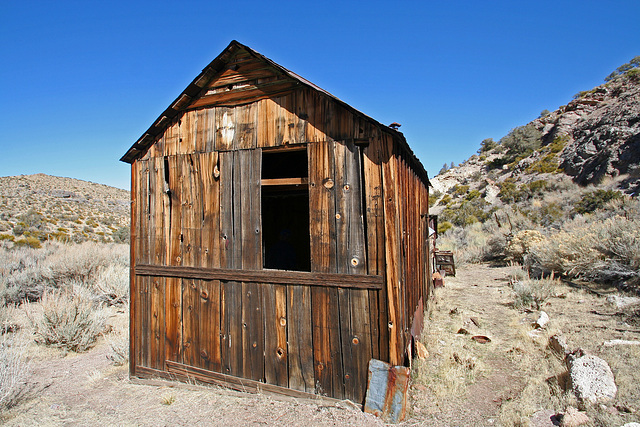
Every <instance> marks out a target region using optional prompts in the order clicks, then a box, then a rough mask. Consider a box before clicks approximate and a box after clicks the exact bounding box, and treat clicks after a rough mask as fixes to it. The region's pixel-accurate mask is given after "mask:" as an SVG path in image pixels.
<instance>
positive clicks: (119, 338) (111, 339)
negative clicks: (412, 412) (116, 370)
mask: <svg viewBox="0 0 640 427" xmlns="http://www.w3.org/2000/svg"><path fill="white" fill-rule="evenodd" d="M128 312H129V308H128V307H127V309H126V310H125V313H128ZM105 339H106V341H107V343H108V344H109V350H110V351H109V354H108V355H107V357H108V358H109V360H111V363H112V364H114V365H115V366H122V365H125V364H126V363H127V362H128V361H129V330H128V329H124V328H117V329H114V330H113V331H111V333H110V334H108V335H105Z"/></svg>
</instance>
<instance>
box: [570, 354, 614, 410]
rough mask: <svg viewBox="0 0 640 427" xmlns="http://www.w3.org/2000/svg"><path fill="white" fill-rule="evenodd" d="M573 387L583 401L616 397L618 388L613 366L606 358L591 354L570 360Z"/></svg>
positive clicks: (589, 401)
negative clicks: (611, 366) (612, 369)
mask: <svg viewBox="0 0 640 427" xmlns="http://www.w3.org/2000/svg"><path fill="white" fill-rule="evenodd" d="M569 375H570V377H571V387H572V389H573V392H574V393H575V395H576V397H577V398H578V400H579V401H580V402H582V403H592V404H596V403H601V402H607V401H609V400H612V399H613V398H615V397H616V393H617V392H618V388H617V387H616V383H615V379H614V377H613V372H611V368H610V367H609V365H608V364H607V362H605V361H604V360H602V359H600V358H599V357H597V356H593V355H591V354H586V355H584V356H581V357H577V358H574V359H571V360H570V361H569Z"/></svg>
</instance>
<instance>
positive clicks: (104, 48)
mask: <svg viewBox="0 0 640 427" xmlns="http://www.w3.org/2000/svg"><path fill="white" fill-rule="evenodd" d="M639 21H640V1H637V0H624V1H623V0H617V1H616V0H612V1H607V2H603V1H589V0H576V1H563V0H554V1H545V0H542V1H535V2H519V1H483V2H480V1H422V2H418V1H416V2H405V1H396V2H379V1H369V2H351V1H346V0H343V1H339V2H332V1H329V2H313V3H310V4H309V3H308V2H301V1H297V2H266V1H227V2H221V1H208V2H205V1H181V2H176V1H171V2H168V1H167V2H164V1H154V2H152V1H148V2H136V1H117V0H116V1H107V2H96V1H89V0H83V1H77V2H75V1H64V0H61V1H57V2H52V1H41V2H39V1H29V0H23V1H21V2H17V1H4V2H2V4H1V5H0V58H1V63H2V66H0V176H6V175H19V174H31V173H38V172H42V173H47V174H51V175H58V176H68V177H72V178H79V179H84V180H88V181H93V182H99V183H104V184H108V185H113V186H117V187H121V188H129V173H130V169H129V165H127V164H125V163H122V162H120V161H119V159H120V157H121V156H122V155H123V154H124V153H125V152H126V150H127V149H128V148H129V147H130V146H131V145H132V144H133V142H135V141H136V140H137V138H138V137H139V136H140V135H141V134H142V133H143V132H144V131H145V130H146V129H147V128H148V127H149V125H151V123H152V122H153V121H154V120H155V119H156V118H157V117H158V116H159V114H160V113H161V112H162V111H163V110H164V109H165V108H166V107H168V106H169V104H170V103H171V102H172V101H173V100H174V99H175V98H176V97H177V95H178V94H179V93H180V92H181V91H182V90H183V89H184V88H185V87H186V86H187V85H188V84H189V83H190V82H191V80H192V79H193V78H194V77H195V76H196V75H197V74H198V73H199V72H200V71H201V70H202V68H204V67H205V66H206V65H207V64H208V63H209V62H210V61H211V60H212V59H213V58H215V57H216V56H217V55H218V54H219V53H220V52H221V51H222V50H223V49H224V48H225V47H226V46H227V45H228V44H229V42H230V41H231V40H233V39H235V40H238V41H239V42H241V43H243V44H246V45H248V46H250V47H251V48H253V49H255V50H257V51H258V52H260V53H262V54H263V55H265V56H267V57H268V58H271V59H272V60H274V61H275V62H277V63H279V64H281V65H282V66H284V67H286V68H288V69H290V70H292V71H294V72H296V73H298V74H300V75H301V76H303V77H305V78H306V79H308V80H310V81H312V82H314V83H315V84H317V85H318V86H320V87H322V88H324V89H326V90H327V91H329V92H331V93H333V94H334V95H336V96H337V97H339V98H340V99H342V100H343V101H345V102H347V103H348V104H350V105H352V106H353V107H355V108H357V109H359V110H360V111H362V112H364V113H365V114H367V115H369V116H371V117H373V118H375V119H376V120H378V121H380V122H382V123H385V124H389V123H391V122H399V123H401V124H402V127H401V128H400V130H401V131H402V132H403V133H404V134H405V136H406V137H407V140H408V142H409V145H410V146H411V147H412V148H413V150H414V152H415V153H416V155H417V156H418V157H419V158H420V160H421V161H422V162H423V164H424V165H425V167H426V168H427V171H428V172H429V175H430V176H434V175H435V174H437V173H438V171H439V170H440V168H441V166H442V164H443V163H445V162H446V163H450V162H452V161H453V162H455V163H459V162H462V161H464V160H465V159H467V158H468V157H469V156H471V155H472V154H474V153H475V151H476V150H477V149H478V147H479V144H480V141H482V140H483V139H484V138H489V137H491V138H494V139H496V140H497V139H499V138H500V137H502V136H504V135H505V134H506V133H507V132H508V131H509V130H510V129H511V128H513V127H515V126H519V125H523V124H526V123H527V122H529V121H531V120H533V119H535V118H536V117H537V116H538V115H539V113H540V111H542V110H543V109H548V110H554V109H556V108H557V107H558V106H560V105H563V104H566V103H568V102H569V101H570V100H571V99H572V97H573V95H574V94H576V93H577V92H579V91H581V90H587V89H591V88H592V87H594V86H596V85H598V84H601V83H602V82H603V79H604V77H606V76H607V75H608V74H609V73H610V72H611V71H613V70H614V69H615V68H616V67H618V66H619V65H621V64H623V63H625V62H628V61H629V60H630V59H631V58H633V57H634V56H637V55H640V31H638V22H639Z"/></svg>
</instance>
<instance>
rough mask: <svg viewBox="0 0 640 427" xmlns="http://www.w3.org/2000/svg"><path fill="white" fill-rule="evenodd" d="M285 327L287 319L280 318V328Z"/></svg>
mask: <svg viewBox="0 0 640 427" xmlns="http://www.w3.org/2000/svg"><path fill="white" fill-rule="evenodd" d="M286 325H287V319H286V318H284V317H281V318H280V326H286Z"/></svg>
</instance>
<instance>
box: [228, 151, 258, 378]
mask: <svg viewBox="0 0 640 427" xmlns="http://www.w3.org/2000/svg"><path fill="white" fill-rule="evenodd" d="M236 157H237V161H236V163H235V165H234V166H235V167H234V169H235V170H237V171H238V172H239V173H238V174H236V175H235V179H234V182H235V184H236V191H237V192H239V196H240V197H239V200H240V206H239V212H238V214H239V215H238V216H237V217H236V218H235V219H236V220H237V222H236V223H238V224H240V225H241V226H240V228H241V230H240V237H241V241H242V254H241V257H242V263H241V265H240V267H241V268H243V269H261V268H262V257H261V252H262V251H261V250H260V245H261V242H262V239H261V236H262V235H261V233H260V176H261V175H260V170H261V168H260V162H261V152H260V150H240V151H238V152H237V153H236ZM264 357H265V356H264V320H263V317H262V285H261V284H257V283H244V282H243V283H242V371H243V377H244V378H249V379H253V380H257V381H262V380H264Z"/></svg>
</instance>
